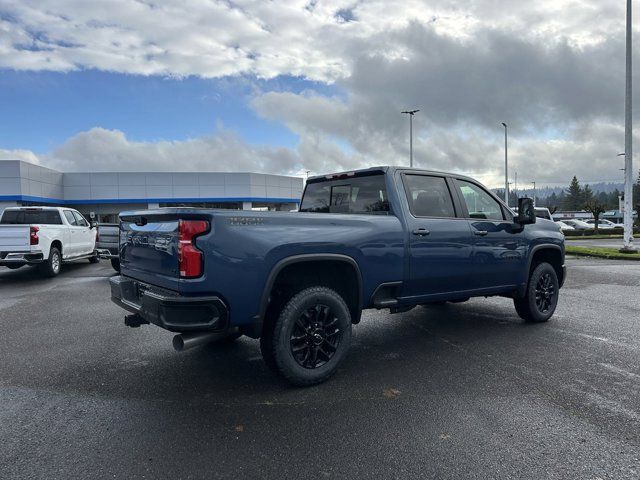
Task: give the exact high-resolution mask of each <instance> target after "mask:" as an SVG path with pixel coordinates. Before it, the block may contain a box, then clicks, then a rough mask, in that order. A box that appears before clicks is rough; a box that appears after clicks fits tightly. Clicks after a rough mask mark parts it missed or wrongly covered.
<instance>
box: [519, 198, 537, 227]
mask: <svg viewBox="0 0 640 480" xmlns="http://www.w3.org/2000/svg"><path fill="white" fill-rule="evenodd" d="M516 223H518V224H520V225H530V224H532V223H536V209H535V208H534V206H533V199H531V198H526V197H525V198H519V199H518V216H517V217H516Z"/></svg>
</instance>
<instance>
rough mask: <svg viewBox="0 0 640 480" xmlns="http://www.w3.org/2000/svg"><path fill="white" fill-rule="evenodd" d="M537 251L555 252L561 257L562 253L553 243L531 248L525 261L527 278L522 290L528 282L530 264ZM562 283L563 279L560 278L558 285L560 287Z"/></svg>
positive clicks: (561, 266)
mask: <svg viewBox="0 0 640 480" xmlns="http://www.w3.org/2000/svg"><path fill="white" fill-rule="evenodd" d="M538 250H557V251H559V252H560V254H561V255H562V253H563V249H562V247H561V246H560V245H557V244H555V243H541V244H540V245H536V246H535V247H533V248H532V249H531V251H530V252H529V258H528V260H527V278H526V281H525V285H524V288H526V287H527V283H528V282H529V275H531V263H533V256H534V255H535V254H536V252H537V251H538ZM563 260H564V258H563ZM563 267H564V263H563V264H562V265H560V268H563ZM563 283H564V278H562V281H561V282H560V285H561V286H562V284H563Z"/></svg>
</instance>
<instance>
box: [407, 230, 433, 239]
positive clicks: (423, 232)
mask: <svg viewBox="0 0 640 480" xmlns="http://www.w3.org/2000/svg"><path fill="white" fill-rule="evenodd" d="M411 233H413V234H414V235H418V236H419V237H425V236H427V235H429V234H430V233H431V232H430V231H429V230H427V229H426V228H416V229H415V230H414V231H413V232H411Z"/></svg>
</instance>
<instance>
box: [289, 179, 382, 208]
mask: <svg viewBox="0 0 640 480" xmlns="http://www.w3.org/2000/svg"><path fill="white" fill-rule="evenodd" d="M300 211H301V212H315V213H365V214H387V213H388V212H389V198H388V197H387V187H386V184H385V177H384V174H378V175H368V176H363V177H353V178H347V179H336V180H326V181H319V182H312V183H308V184H307V187H306V189H305V192H304V198H303V199H302V205H301V206H300Z"/></svg>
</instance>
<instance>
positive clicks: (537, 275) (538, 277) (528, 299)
mask: <svg viewBox="0 0 640 480" xmlns="http://www.w3.org/2000/svg"><path fill="white" fill-rule="evenodd" d="M559 293H560V284H559V282H558V275H557V274H556V270H555V269H554V268H553V266H552V265H551V264H549V263H546V262H542V263H540V264H538V265H537V266H536V267H535V268H534V269H533V272H531V276H530V277H529V283H528V284H527V291H526V293H525V295H524V297H522V298H515V299H514V300H513V304H514V305H515V307H516V312H518V315H519V316H520V317H521V318H522V319H524V320H526V321H528V322H546V321H547V320H549V319H550V318H551V316H552V315H553V313H554V312H555V311H556V306H557V305H558V295H559Z"/></svg>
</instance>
